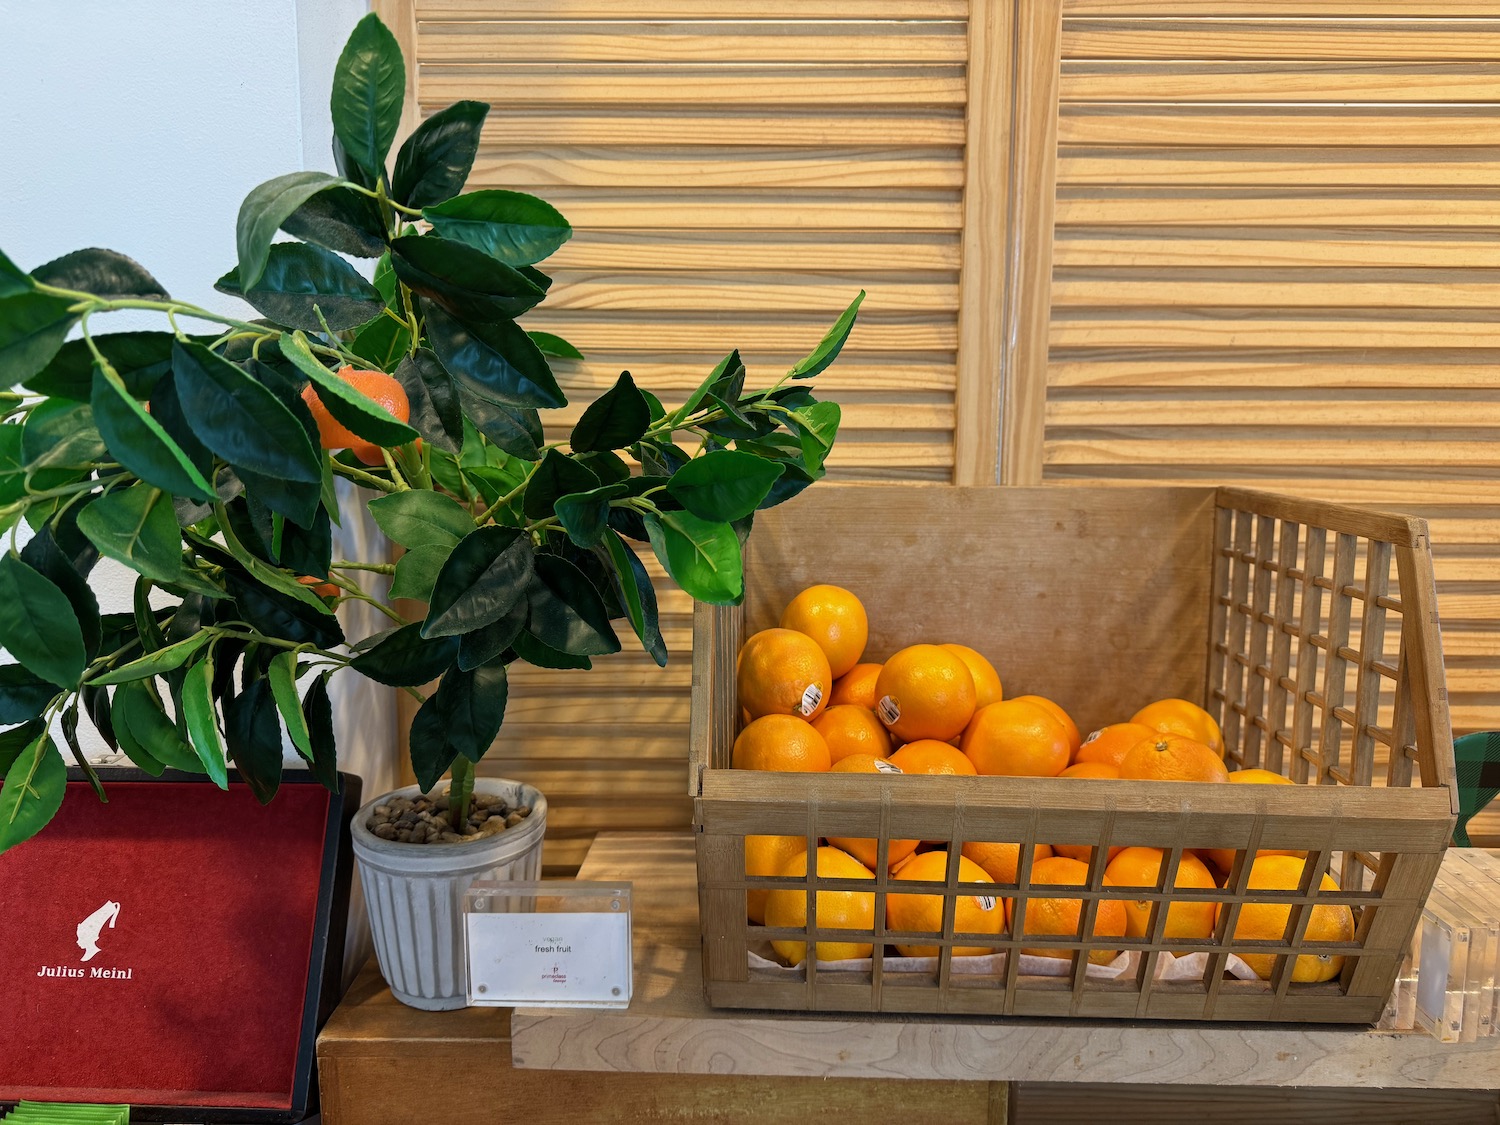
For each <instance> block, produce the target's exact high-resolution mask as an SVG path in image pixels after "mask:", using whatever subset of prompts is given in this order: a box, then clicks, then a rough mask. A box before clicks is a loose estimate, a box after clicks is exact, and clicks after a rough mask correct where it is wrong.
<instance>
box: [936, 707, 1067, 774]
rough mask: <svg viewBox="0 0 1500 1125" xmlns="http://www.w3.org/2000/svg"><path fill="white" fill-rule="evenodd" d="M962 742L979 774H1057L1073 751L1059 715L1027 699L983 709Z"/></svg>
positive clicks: (971, 721)
mask: <svg viewBox="0 0 1500 1125" xmlns="http://www.w3.org/2000/svg"><path fill="white" fill-rule="evenodd" d="M958 745H959V749H960V750H962V751H963V752H964V755H965V756H966V757H967V758H968V759H969V761H971V762H973V763H974V770H975V772H976V773H981V774H1000V775H1003V776H1005V777H1056V776H1057V775H1058V774H1059V773H1061V772H1062V771H1063V770H1064V769H1065V768H1067V765H1068V757H1069V755H1070V754H1071V753H1072V749H1071V747H1070V746H1069V745H1068V732H1067V730H1066V729H1065V728H1064V727H1063V725H1062V723H1060V722H1058V720H1057V717H1056V716H1055V715H1053V714H1052V712H1050V711H1048V710H1047V709H1046V708H1044V707H1040V706H1038V705H1037V704H1036V703H1031V702H1028V701H1027V700H1026V699H1025V698H1017V699H1006V700H1003V701H1001V702H999V703H991V704H990V705H989V706H988V707H982V708H980V709H979V710H978V711H976V712H975V713H974V717H973V718H972V719H970V720H969V725H968V726H967V727H966V728H964V733H963V738H962V739H960V741H959V744H958Z"/></svg>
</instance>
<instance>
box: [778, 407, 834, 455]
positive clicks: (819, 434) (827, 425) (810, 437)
mask: <svg viewBox="0 0 1500 1125" xmlns="http://www.w3.org/2000/svg"><path fill="white" fill-rule="evenodd" d="M840 414H841V411H840V410H839V404H838V403H836V402H815V403H813V404H812V405H811V406H805V407H803V408H802V409H801V410H794V411H792V413H791V414H790V415H789V416H788V417H787V427H788V428H789V429H791V430H794V431H795V432H796V433H797V436H798V437H799V438H800V439H801V441H802V459H803V461H804V462H805V463H806V465H807V468H808V470H809V471H811V472H817V471H819V470H820V469H822V468H823V461H824V459H825V458H826V457H827V456H828V452H829V450H831V449H832V448H833V439H834V438H835V437H836V436H837V435H838V432H839V418H840Z"/></svg>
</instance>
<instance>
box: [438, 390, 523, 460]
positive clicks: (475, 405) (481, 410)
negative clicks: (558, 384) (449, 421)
mask: <svg viewBox="0 0 1500 1125" xmlns="http://www.w3.org/2000/svg"><path fill="white" fill-rule="evenodd" d="M458 401H459V406H460V407H461V409H462V410H463V412H464V414H465V415H467V416H468V419H469V421H470V422H471V423H472V424H473V425H474V428H475V429H477V430H478V431H479V432H480V433H482V434H483V435H484V436H485V437H486V438H488V439H489V441H490V444H492V445H494V446H496V447H498V448H499V449H501V450H503V451H504V452H505V453H507V454H509V455H510V456H512V457H519V458H520V459H521V460H523V461H535V460H536V459H537V458H538V457H540V456H541V449H540V446H541V443H542V427H541V419H540V417H539V416H538V415H537V412H536V411H535V410H533V409H530V408H529V407H518V406H501V405H500V404H499V403H494V402H489V401H487V400H485V399H482V398H480V397H479V396H478V395H475V394H472V393H470V392H469V391H467V390H464V389H462V388H460V390H459V392H458Z"/></svg>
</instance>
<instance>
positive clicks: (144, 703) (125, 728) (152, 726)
mask: <svg viewBox="0 0 1500 1125" xmlns="http://www.w3.org/2000/svg"><path fill="white" fill-rule="evenodd" d="M109 715H110V721H111V722H112V723H113V724H114V728H115V737H116V738H118V739H119V741H120V749H122V750H124V751H125V753H126V754H127V755H128V756H129V757H130V760H131V761H132V762H136V763H137V764H140V765H141V768H142V769H147V770H150V772H153V773H159V772H160V770H151V769H150V766H149V765H148V764H145V763H153V762H154V763H159V764H160V765H162V766H166V767H168V768H170V769H174V770H186V771H188V772H190V773H202V772H203V764H202V763H201V762H200V761H199V760H198V758H197V756H196V755H194V753H193V751H192V748H191V747H189V746H188V745H187V744H186V743H184V742H183V741H182V737H181V736H180V735H179V734H178V733H177V724H176V723H174V722H172V720H171V719H169V718H167V716H166V713H165V712H164V711H163V710H162V708H161V704H159V703H158V702H157V701H156V697H155V695H154V694H153V693H152V691H151V689H150V688H149V687H147V686H146V681H144V680H135V681H133V682H132V683H128V684H121V685H120V686H119V687H117V688H115V698H114V702H113V704H112V705H111V706H110V711H109Z"/></svg>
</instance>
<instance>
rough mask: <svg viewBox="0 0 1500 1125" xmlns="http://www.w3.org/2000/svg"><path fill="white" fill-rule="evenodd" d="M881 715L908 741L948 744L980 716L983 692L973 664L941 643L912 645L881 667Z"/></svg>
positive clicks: (877, 683) (878, 694)
mask: <svg viewBox="0 0 1500 1125" xmlns="http://www.w3.org/2000/svg"><path fill="white" fill-rule="evenodd" d="M875 695H876V697H877V699H876V703H875V713H876V714H877V715H879V716H880V721H881V722H883V723H884V724H885V725H886V726H887V727H889V728H890V731H891V734H893V735H894V736H895V737H896V738H897V739H899V740H901V741H902V742H911V741H914V740H916V739H919V738H935V739H938V740H939V741H946V740H947V739H950V738H953V737H954V736H955V735H957V734H958V733H959V732H960V731H962V730H963V729H964V727H966V726H968V725H969V720H970V719H971V718H972V717H973V715H974V705H975V701H976V699H977V693H976V692H975V690H974V677H973V675H971V674H970V672H969V666H968V665H967V664H965V663H964V662H963V660H962V658H960V657H959V656H957V655H955V654H954V653H952V652H949V651H948V650H947V649H945V648H942V647H940V646H939V645H911V646H910V647H908V648H903V649H902V650H901V651H900V652H898V653H896V655H894V656H892V657H891V658H890V659H889V660H887V661H886V662H885V664H884V665H882V666H881V669H880V675H879V676H877V677H876V679H875Z"/></svg>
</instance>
